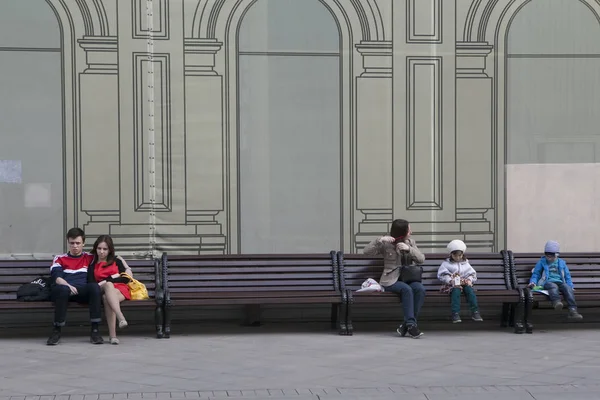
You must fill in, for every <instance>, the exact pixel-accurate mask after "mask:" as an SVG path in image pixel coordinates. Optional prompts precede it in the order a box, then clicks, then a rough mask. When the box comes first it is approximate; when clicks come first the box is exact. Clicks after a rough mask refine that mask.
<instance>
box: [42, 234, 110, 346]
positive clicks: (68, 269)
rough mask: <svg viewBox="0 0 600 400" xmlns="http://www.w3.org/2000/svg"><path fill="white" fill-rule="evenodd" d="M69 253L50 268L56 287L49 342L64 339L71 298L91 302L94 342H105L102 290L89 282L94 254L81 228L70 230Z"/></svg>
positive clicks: (51, 297) (53, 343)
mask: <svg viewBox="0 0 600 400" xmlns="http://www.w3.org/2000/svg"><path fill="white" fill-rule="evenodd" d="M67 243H68V245H69V252H68V253H66V254H62V255H59V256H56V257H54V261H53V262H52V266H51V267H50V275H51V277H52V283H53V284H52V289H51V294H50V299H51V300H52V301H53V302H54V329H53V330H52V335H50V337H49V338H48V341H47V342H46V344H48V345H49V346H52V345H57V344H58V343H59V342H60V335H61V329H62V327H63V326H64V325H65V323H66V319H67V307H68V305H69V301H76V302H78V303H87V304H89V309H90V321H91V323H92V332H91V335H90V342H91V343H93V344H102V343H104V339H102V336H100V332H99V331H98V324H99V323H100V321H102V315H101V301H102V293H101V291H100V287H99V286H98V284H97V283H95V282H94V283H88V282H87V270H88V266H89V265H90V264H91V262H92V260H93V258H94V256H93V255H91V254H89V253H86V252H84V251H83V246H84V244H85V233H84V232H83V230H82V229H80V228H71V229H69V231H68V232H67Z"/></svg>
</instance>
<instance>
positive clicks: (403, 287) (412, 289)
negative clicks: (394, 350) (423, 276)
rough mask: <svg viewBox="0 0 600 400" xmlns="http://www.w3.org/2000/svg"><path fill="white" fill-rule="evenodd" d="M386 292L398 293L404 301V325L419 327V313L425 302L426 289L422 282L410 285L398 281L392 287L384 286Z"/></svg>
mask: <svg viewBox="0 0 600 400" xmlns="http://www.w3.org/2000/svg"><path fill="white" fill-rule="evenodd" d="M384 288H385V290H386V292H392V293H396V294H398V295H399V296H400V298H401V299H402V310H403V311H404V323H405V324H407V325H417V317H418V316H419V311H421V307H423V302H424V301H425V288H424V287H423V285H422V284H421V282H413V283H411V284H410V285H408V284H406V283H404V282H401V281H398V282H396V283H394V284H393V285H390V286H384Z"/></svg>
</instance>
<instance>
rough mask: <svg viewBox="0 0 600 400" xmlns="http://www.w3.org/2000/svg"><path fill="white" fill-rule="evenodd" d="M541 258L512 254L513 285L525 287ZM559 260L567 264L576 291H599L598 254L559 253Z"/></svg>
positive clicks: (536, 255) (534, 255)
mask: <svg viewBox="0 0 600 400" xmlns="http://www.w3.org/2000/svg"><path fill="white" fill-rule="evenodd" d="M541 257H542V254H540V253H513V254H512V264H513V276H514V281H515V282H514V283H515V284H517V285H519V286H520V287H525V286H527V285H528V284H529V279H530V278H531V273H532V271H533V268H534V267H535V264H536V263H537V262H538V261H539V260H540V258H541ZM560 258H562V259H563V260H564V261H565V262H566V263H567V266H568V267H569V271H570V272H571V279H572V280H573V283H574V285H575V287H576V288H577V289H600V253H561V255H560Z"/></svg>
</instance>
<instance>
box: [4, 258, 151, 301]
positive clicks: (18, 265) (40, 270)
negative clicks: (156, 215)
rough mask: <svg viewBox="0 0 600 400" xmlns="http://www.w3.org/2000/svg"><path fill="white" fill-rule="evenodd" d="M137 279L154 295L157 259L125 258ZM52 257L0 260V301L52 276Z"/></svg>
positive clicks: (14, 296)
mask: <svg viewBox="0 0 600 400" xmlns="http://www.w3.org/2000/svg"><path fill="white" fill-rule="evenodd" d="M125 261H127V264H128V265H129V266H130V267H131V269H132V271H133V275H134V277H135V279H137V280H139V281H140V282H142V283H143V284H144V285H146V288H147V289H148V295H149V296H150V297H154V287H155V268H156V265H155V263H158V261H156V260H125ZM51 265H52V259H46V260H43V259H41V260H2V261H0V301H1V300H16V299H17V290H18V289H19V287H20V286H21V285H23V284H26V283H29V282H31V281H33V280H34V279H36V278H39V277H40V276H45V277H49V276H50V266H51Z"/></svg>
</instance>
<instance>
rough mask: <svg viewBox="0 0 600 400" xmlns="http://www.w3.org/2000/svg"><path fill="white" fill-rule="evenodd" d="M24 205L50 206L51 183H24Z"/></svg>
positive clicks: (32, 206)
mask: <svg viewBox="0 0 600 400" xmlns="http://www.w3.org/2000/svg"><path fill="white" fill-rule="evenodd" d="M25 207H26V208H49V207H52V185H51V184H50V183H27V184H25Z"/></svg>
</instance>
